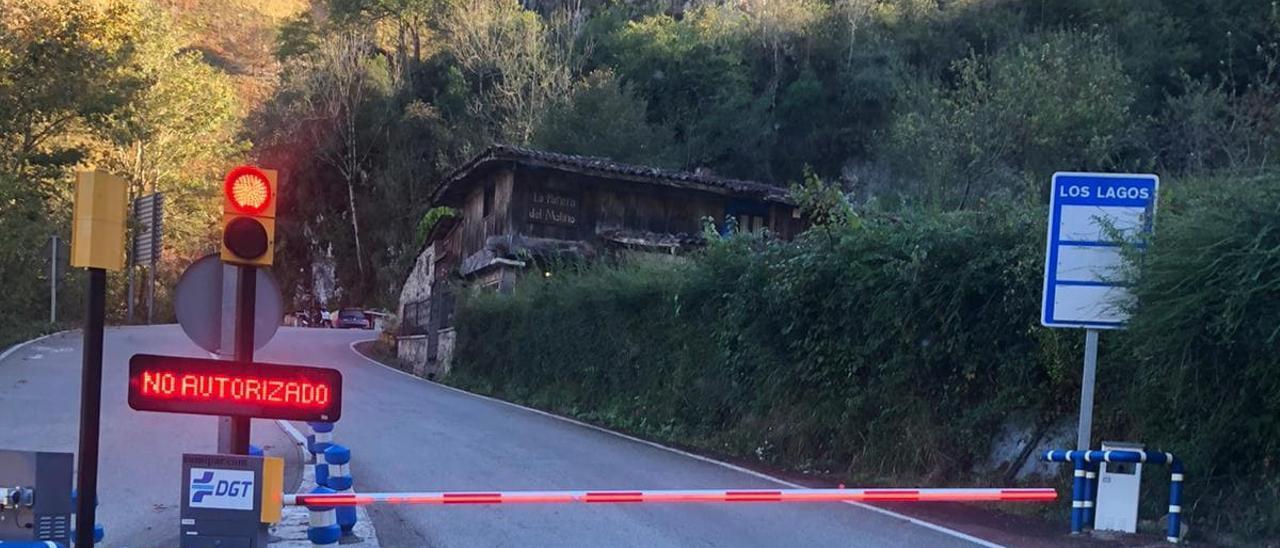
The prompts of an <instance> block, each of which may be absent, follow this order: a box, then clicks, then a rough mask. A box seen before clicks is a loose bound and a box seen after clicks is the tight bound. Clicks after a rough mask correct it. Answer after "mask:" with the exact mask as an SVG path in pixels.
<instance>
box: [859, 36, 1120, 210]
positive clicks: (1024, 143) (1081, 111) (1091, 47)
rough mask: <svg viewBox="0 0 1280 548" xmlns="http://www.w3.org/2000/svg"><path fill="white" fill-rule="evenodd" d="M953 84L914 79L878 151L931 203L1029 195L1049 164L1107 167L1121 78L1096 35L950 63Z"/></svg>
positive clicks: (960, 204) (1038, 189)
mask: <svg viewBox="0 0 1280 548" xmlns="http://www.w3.org/2000/svg"><path fill="white" fill-rule="evenodd" d="M954 73H955V74H954V77H955V80H956V85H955V87H953V88H945V87H940V86H938V82H936V81H933V80H927V79H922V80H920V81H918V82H917V83H916V84H915V85H914V86H913V87H912V88H911V89H912V90H914V91H912V96H911V98H910V99H908V102H907V103H906V105H905V108H904V109H903V112H902V114H901V115H900V116H899V117H898V118H897V120H896V121H895V122H894V125H893V128H892V135H891V138H890V142H889V144H888V146H887V147H886V150H885V151H884V152H885V154H887V155H888V156H889V158H890V161H891V162H893V163H894V164H895V165H896V166H897V167H898V169H899V171H900V173H901V174H902V175H904V176H905V177H904V178H906V179H907V180H912V179H914V180H915V181H917V182H916V183H914V185H915V186H916V188H912V187H910V186H904V187H899V188H896V189H893V191H895V192H905V193H907V194H914V195H918V196H924V197H925V200H926V201H928V202H930V203H932V204H934V205H938V206H941V207H946V208H954V209H964V208H967V207H972V206H973V205H975V204H976V203H977V202H978V200H979V199H980V198H983V197H985V196H989V195H993V194H1014V195H1020V196H1023V197H1028V198H1032V199H1036V200H1038V199H1039V198H1040V197H1041V196H1042V192H1043V189H1044V187H1045V186H1046V185H1045V182H1046V181H1048V176H1049V175H1050V174H1051V173H1052V172H1054V171H1057V170H1089V169H1102V168H1106V167H1108V166H1111V165H1114V162H1116V161H1117V158H1116V155H1117V154H1118V153H1119V152H1120V151H1121V150H1122V147H1123V146H1124V145H1125V143H1126V140H1127V139H1128V138H1129V137H1128V135H1127V134H1126V132H1127V131H1130V130H1131V128H1132V127H1133V125H1134V124H1133V123H1132V122H1131V120H1130V114H1129V109H1130V105H1131V104H1132V102H1133V91H1132V88H1131V81H1130V80H1129V78H1128V76H1127V75H1126V74H1125V73H1124V71H1123V69H1122V68H1121V66H1120V63H1119V60H1118V59H1117V57H1116V55H1115V53H1114V50H1113V48H1112V47H1111V46H1110V45H1109V44H1108V42H1107V41H1106V40H1105V39H1104V38H1102V37H1100V36H1096V35H1087V34H1076V33H1053V34H1049V35H1046V36H1044V37H1043V38H1041V39H1037V40H1033V41H1029V42H1028V43H1024V44H1020V45H1018V46H1015V47H1012V48H1010V49H1007V50H1005V51H1002V52H1000V53H999V54H997V55H995V56H993V57H991V58H983V57H979V56H977V55H971V56H970V57H968V58H966V59H964V60H962V61H959V62H957V63H956V64H955V65H954Z"/></svg>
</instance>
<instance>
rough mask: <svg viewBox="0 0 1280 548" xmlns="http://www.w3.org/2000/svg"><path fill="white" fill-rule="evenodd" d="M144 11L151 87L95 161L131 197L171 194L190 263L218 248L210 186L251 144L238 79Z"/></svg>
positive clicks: (173, 235) (145, 69) (141, 50)
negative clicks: (240, 134)
mask: <svg viewBox="0 0 1280 548" xmlns="http://www.w3.org/2000/svg"><path fill="white" fill-rule="evenodd" d="M143 13H145V16H144V17H142V18H141V19H140V22H139V24H140V28H139V31H138V32H137V35H138V36H139V37H140V41H139V42H138V44H137V46H136V60H137V66H138V73H139V74H140V75H141V76H142V77H143V78H145V80H146V81H147V82H148V85H147V86H146V87H145V88H144V89H142V90H141V91H139V92H138V93H137V94H136V95H135V96H134V98H133V100H132V101H130V102H129V103H128V104H127V105H126V106H125V107H124V108H122V109H121V110H120V112H119V113H118V114H117V115H116V116H115V117H113V118H112V120H111V124H110V125H109V126H108V127H107V129H106V132H105V137H106V138H107V141H106V142H105V143H103V145H102V146H100V147H98V150H96V151H95V154H94V156H95V158H94V159H95V160H97V163H98V165H100V166H101V167H105V168H107V169H110V170H112V171H114V172H116V173H120V174H122V175H125V176H126V177H127V179H128V181H129V182H130V194H131V196H135V197H136V196H138V195H141V194H144V193H150V192H164V193H165V197H166V208H165V210H166V211H165V213H166V230H165V236H166V238H165V239H166V242H167V244H168V245H167V247H170V248H171V249H175V250H176V251H178V255H179V256H180V258H181V259H182V260H184V261H185V260H190V259H194V258H195V257H197V256H199V255H200V254H203V253H207V252H209V251H210V250H212V249H214V248H215V247H216V245H217V244H216V240H215V236H214V232H215V226H216V224H217V220H218V212H217V209H218V201H217V193H216V192H211V191H210V189H211V186H210V185H211V183H212V182H214V181H218V180H220V178H221V176H222V174H223V173H225V171H226V169H227V168H228V166H229V165H230V164H232V163H233V162H234V161H236V159H237V158H238V157H239V156H241V155H242V154H243V153H244V151H245V149H246V148H247V145H246V143H243V142H241V141H239V140H238V139H236V136H235V132H236V129H237V122H238V117H237V116H238V113H239V110H240V104H239V100H238V98H237V96H236V88H235V86H234V84H233V83H232V81H231V78H230V77H229V76H228V75H227V74H225V73H223V72H222V71H220V70H218V69H216V68H214V67H212V66H210V65H209V64H207V63H205V62H204V60H203V59H202V58H201V56H200V55H199V54H198V53H196V52H194V51H188V50H184V47H183V41H182V40H181V38H180V37H179V35H178V33H177V32H176V30H175V29H174V27H173V21H172V20H170V18H169V17H168V16H167V15H166V14H165V13H164V12H162V11H161V10H159V9H156V8H154V7H149V8H147V9H144V10H143Z"/></svg>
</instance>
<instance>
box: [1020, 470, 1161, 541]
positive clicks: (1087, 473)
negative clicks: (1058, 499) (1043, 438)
mask: <svg viewBox="0 0 1280 548" xmlns="http://www.w3.org/2000/svg"><path fill="white" fill-rule="evenodd" d="M1040 460H1043V461H1047V462H1070V463H1073V464H1074V465H1075V473H1074V474H1073V479H1072V482H1071V533H1072V534H1079V533H1081V532H1082V531H1083V530H1084V528H1085V527H1090V528H1091V527H1092V526H1093V518H1094V508H1095V503H1096V502H1097V500H1096V499H1097V497H1098V468H1099V465H1100V464H1101V463H1104V462H1132V463H1151V464H1167V465H1169V526H1168V529H1167V530H1166V534H1165V540H1167V541H1169V542H1172V543H1177V542H1178V541H1179V539H1180V538H1181V536H1182V482H1183V479H1184V478H1185V475H1184V474H1185V472H1184V470H1183V467H1182V461H1181V460H1179V459H1178V457H1175V456H1174V455H1173V453H1168V452H1165V451H1128V450H1115V451H1064V450H1053V451H1045V452H1044V454H1043V455H1041V456H1040Z"/></svg>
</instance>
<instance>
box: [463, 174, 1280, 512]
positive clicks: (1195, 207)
mask: <svg viewBox="0 0 1280 548" xmlns="http://www.w3.org/2000/svg"><path fill="white" fill-rule="evenodd" d="M1170 187H1172V188H1170ZM1165 194H1166V196H1167V198H1168V199H1166V200H1163V203H1162V204H1161V206H1160V211H1159V216H1158V218H1157V231H1156V235H1155V238H1154V241H1153V242H1152V243H1151V245H1150V247H1149V248H1148V251H1147V253H1146V255H1145V259H1144V260H1143V264H1142V265H1141V269H1142V276H1141V278H1140V279H1139V282H1138V286H1137V288H1136V293H1137V295H1138V297H1139V300H1138V303H1139V304H1138V306H1137V308H1136V310H1135V316H1134V320H1133V325H1132V329H1130V330H1128V331H1125V332H1116V333H1108V334H1107V335H1106V336H1105V337H1104V338H1103V344H1104V347H1103V355H1102V358H1101V361H1100V364H1101V365H1100V368H1101V370H1100V378H1101V380H1100V391H1099V401H1098V412H1097V413H1098V416H1099V417H1100V418H1099V420H1097V421H1096V425H1097V426H1096V430H1095V433H1094V439H1095V440H1099V439H1138V440H1142V441H1144V442H1146V443H1147V444H1148V445H1149V446H1152V447H1155V446H1159V447H1162V448H1165V449H1168V450H1171V451H1175V452H1178V453H1179V454H1180V455H1182V456H1183V457H1184V459H1185V460H1186V461H1187V462H1188V465H1189V470H1190V473H1189V476H1188V479H1189V482H1188V492H1189V494H1190V497H1191V498H1190V500H1191V503H1190V504H1188V505H1187V506H1188V507H1189V510H1190V513H1191V520H1192V521H1191V523H1200V524H1209V525H1211V526H1212V527H1213V528H1215V529H1218V530H1226V531H1236V532H1239V533H1242V534H1244V535H1247V536H1258V535H1268V534H1275V533H1276V532H1277V531H1280V488H1278V487H1277V479H1276V474H1275V472H1276V469H1277V466H1280V463H1277V459H1280V441H1278V440H1280V368H1277V361H1278V360H1277V358H1276V352H1275V349H1276V346H1277V343H1280V307H1278V305H1280V229H1278V228H1280V227H1277V222H1278V221H1280V206H1277V204H1280V179H1278V178H1276V177H1270V178H1260V179H1256V180H1251V181H1232V180H1215V181H1199V182H1182V183H1178V184H1169V183H1166V192H1165ZM1044 219H1045V211H1044V209H1043V208H1025V207H1021V208H1020V207H1001V208H996V207H994V206H991V207H988V209H986V210H983V211H979V212H961V213H936V212H916V213H904V214H897V215H893V216H890V215H884V214H876V215H867V216H864V217H863V218H861V219H857V220H856V222H854V223H849V224H847V225H846V224H841V225H839V226H823V227H817V228H814V229H812V230H810V231H809V232H807V233H806V234H804V235H802V236H801V237H800V238H799V239H798V240H796V241H794V242H782V241H775V240H769V239H766V238H761V237H752V236H738V237H733V238H730V239H727V240H723V241H713V242H711V244H710V245H709V246H708V247H707V249H706V250H705V251H703V252H701V253H699V254H697V255H695V256H693V257H691V258H689V259H688V260H685V261H682V262H677V263H674V264H673V263H671V262H645V261H628V262H622V263H615V264H610V265H604V264H595V265H585V266H584V265H561V266H559V267H555V266H552V267H548V268H549V269H550V271H551V273H552V275H551V276H550V277H534V276H530V277H527V278H525V279H523V280H522V281H521V282H520V283H519V284H518V285H517V288H516V290H515V291H514V293H513V294H509V295H499V294H494V293H489V292H480V291H475V292H471V293H468V294H466V295H465V296H464V298H463V301H462V303H461V305H460V306H459V309H458V314H457V327H458V346H457V352H456V356H457V359H456V365H455V368H454V370H453V372H452V373H451V374H450V375H449V377H448V379H446V380H447V382H451V383H454V384H458V385H461V386H464V387H467V388H470V389H474V390H478V391H482V392H486V393H490V394H494V395H497V396H499V397H503V398H507V399H512V400H517V401H522V402H525V403H529V404H532V405H535V406H539V407H543V408H546V409H551V410H554V411H558V412H561V413H566V414H571V415H575V416H578V417H582V418H585V419H588V420H593V421H596V422H600V423H603V424H607V425H609V426H612V427H616V428H621V429H624V430H627V431H631V432H635V433H639V434H642V435H646V436H650V437H654V438H658V439H663V440H666V441H670V442H674V443H679V444H682V445H686V446H693V447H696V448H700V449H703V450H707V451H711V452H715V453H719V454H727V455H733V456H738V457H745V458H750V459H756V460H759V461H762V462H766V463H770V464H774V465H779V466H785V467H789V468H792V469H797V470H806V471H813V472H817V473H823V474H829V475H834V476H838V477H841V478H846V479H848V480H851V481H860V482H885V483H888V482H897V481H907V482H928V483H975V482H981V481H989V480H991V479H992V478H993V477H996V476H997V474H998V475H999V476H1001V477H1002V476H1003V475H1004V474H1003V472H1002V471H1001V470H991V469H987V468H984V464H986V463H985V459H986V456H987V455H988V454H989V451H990V449H991V444H992V443H993V442H994V441H995V438H996V436H997V434H998V432H999V431H1000V429H1001V427H1002V425H1004V424H1005V423H1006V422H1007V421H1008V420H1009V419H1010V417H1028V418H1029V419H1030V420H1031V421H1033V423H1034V424H1037V425H1039V426H1042V427H1043V426H1047V425H1051V424H1060V423H1062V422H1063V421H1072V420H1074V416H1075V412H1076V406H1077V405H1078V403H1077V401H1078V394H1079V370H1080V360H1081V348H1080V346H1081V343H1082V341H1083V335H1082V334H1081V333H1080V332H1078V331H1074V330H1056V329H1055V330H1051V329H1046V328H1043V327H1041V326H1040V325H1039V323H1038V321H1039V315H1038V313H1039V307H1040V297H1041V290H1042V288H1041V283H1042V271H1043V268H1044V255H1043V248H1044V236H1043V234H1044ZM1162 489H1163V487H1162V486H1161V485H1160V484H1159V482H1153V484H1152V485H1151V486H1149V490H1150V493H1148V496H1147V497H1146V500H1147V502H1148V505H1147V506H1146V507H1145V511H1146V512H1147V514H1148V515H1149V517H1156V516H1158V515H1159V514H1161V513H1162V512H1161V511H1160V509H1159V508H1158V507H1159V504H1158V503H1159V501H1160V500H1161V499H1162V498H1163V494H1162V491H1161V490H1162Z"/></svg>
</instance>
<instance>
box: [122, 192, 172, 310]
mask: <svg viewBox="0 0 1280 548" xmlns="http://www.w3.org/2000/svg"><path fill="white" fill-rule="evenodd" d="M163 232H164V193H161V192H156V193H152V194H148V195H146V196H139V197H138V198H136V199H135V200H134V201H133V249H132V250H131V251H132V252H131V253H130V254H129V261H130V267H129V307H128V310H129V311H128V316H129V321H130V322H132V321H133V299H134V296H133V266H134V265H143V266H145V267H146V269H147V282H146V283H147V292H146V296H147V323H148V324H150V323H151V322H152V321H153V320H154V319H155V302H156V262H158V261H159V260H160V249H161V243H162V240H161V236H162V234H163Z"/></svg>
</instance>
